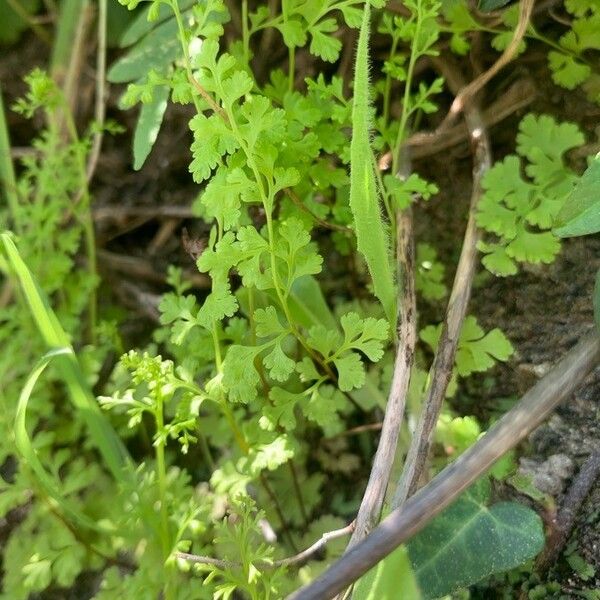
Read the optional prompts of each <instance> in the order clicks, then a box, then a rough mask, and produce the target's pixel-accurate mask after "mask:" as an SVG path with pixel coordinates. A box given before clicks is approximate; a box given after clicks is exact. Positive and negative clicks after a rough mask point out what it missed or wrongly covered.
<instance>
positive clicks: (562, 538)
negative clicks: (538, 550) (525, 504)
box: [536, 449, 600, 573]
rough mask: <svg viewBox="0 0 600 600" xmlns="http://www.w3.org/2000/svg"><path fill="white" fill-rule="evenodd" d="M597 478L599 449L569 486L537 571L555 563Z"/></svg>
mask: <svg viewBox="0 0 600 600" xmlns="http://www.w3.org/2000/svg"><path fill="white" fill-rule="evenodd" d="M598 476H600V449H599V450H596V451H595V452H592V454H590V456H589V458H588V459H587V460H586V462H585V463H584V465H583V467H581V469H580V471H579V473H578V474H577V477H575V480H574V481H573V483H572V484H571V488H570V489H569V492H568V493H567V495H566V496H565V499H564V500H563V502H562V507H561V509H560V512H559V513H558V516H557V518H556V523H555V524H554V527H553V529H552V532H551V534H550V535H549V536H548V539H547V540H546V548H545V549H544V551H543V552H542V554H540V555H539V557H538V559H537V561H536V570H537V571H540V572H542V573H543V572H544V571H546V570H547V569H549V568H550V567H551V566H552V565H553V564H554V563H555V562H556V560H557V558H558V556H559V554H560V552H561V550H562V549H563V547H564V545H565V544H566V543H567V540H568V539H569V535H570V533H571V530H572V529H573V525H574V524H575V517H576V516H577V512H578V511H579V509H580V507H581V505H582V504H583V501H584V500H585V498H586V496H587V495H588V494H589V493H590V490H591V489H592V486H593V485H594V482H595V481H596V479H597V478H598Z"/></svg>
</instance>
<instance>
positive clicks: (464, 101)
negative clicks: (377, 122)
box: [413, 0, 535, 144]
mask: <svg viewBox="0 0 600 600" xmlns="http://www.w3.org/2000/svg"><path fill="white" fill-rule="evenodd" d="M534 4H535V0H521V3H520V10H519V22H518V23H517V26H516V28H515V32H514V34H513V37H512V39H511V41H510V43H509V44H508V46H507V47H506V48H505V49H504V52H503V53H502V54H501V55H500V57H499V58H498V60H497V61H496V62H495V63H494V64H493V65H492V66H491V67H490V68H489V69H488V70H487V71H485V72H484V73H482V74H481V75H479V77H477V78H476V79H474V80H473V81H472V82H471V83H470V84H469V85H467V86H466V87H465V88H463V89H462V90H461V92H460V93H459V94H458V95H457V96H456V97H455V98H454V102H452V105H451V106H450V110H449V111H448V114H447V115H446V116H445V117H444V120H443V121H442V122H441V124H440V125H439V127H437V129H436V130H435V131H433V132H429V133H422V134H420V135H416V136H414V139H413V142H415V141H417V140H418V141H419V143H425V144H426V143H427V141H428V140H429V139H431V137H434V136H436V135H439V133H441V132H443V131H445V130H447V129H448V128H449V127H450V126H451V125H452V123H454V121H455V120H456V118H457V117H458V115H459V114H460V113H461V112H462V111H463V110H464V109H465V108H466V107H467V105H468V104H469V103H470V102H471V101H472V99H473V98H474V97H475V95H476V94H477V92H479V91H480V90H481V89H482V88H483V86H484V85H485V84H486V83H488V81H490V79H492V78H493V77H494V76H495V75H496V74H497V73H498V72H499V71H500V70H501V69H503V68H504V67H505V66H506V65H507V64H508V63H510V62H511V61H512V59H513V58H514V57H515V56H516V54H517V50H518V49H519V45H520V44H521V41H522V40H523V37H524V36H525V32H526V31H527V27H528V26H529V19H530V18H531V12H532V10H533V6H534Z"/></svg>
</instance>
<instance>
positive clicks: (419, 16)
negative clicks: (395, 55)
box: [392, 0, 423, 175]
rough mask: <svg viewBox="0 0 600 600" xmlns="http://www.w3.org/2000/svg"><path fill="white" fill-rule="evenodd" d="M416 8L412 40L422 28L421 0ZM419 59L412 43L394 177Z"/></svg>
mask: <svg viewBox="0 0 600 600" xmlns="http://www.w3.org/2000/svg"><path fill="white" fill-rule="evenodd" d="M416 3H417V8H416V11H415V12H416V14H417V21H416V23H415V33H414V36H413V39H415V40H418V39H419V38H420V36H421V27H422V26H423V18H422V14H423V9H422V3H423V0H416ZM418 57H419V52H418V50H417V45H416V43H414V42H413V44H412V45H411V49H410V58H409V61H408V69H407V71H406V82H405V87H404V98H403V100H402V115H401V116H400V127H399V128H398V136H397V137H396V144H395V146H394V148H392V173H393V174H394V175H395V174H396V173H397V172H398V162H399V160H400V146H401V145H402V142H404V140H405V138H406V126H407V123H408V118H409V116H410V114H411V110H410V88H411V84H412V80H413V75H414V71H415V65H416V63H417V59H418Z"/></svg>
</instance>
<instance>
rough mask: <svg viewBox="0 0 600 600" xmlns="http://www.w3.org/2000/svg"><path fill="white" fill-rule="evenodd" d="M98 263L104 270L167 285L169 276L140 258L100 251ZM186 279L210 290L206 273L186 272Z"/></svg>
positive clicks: (200, 287) (198, 286)
mask: <svg viewBox="0 0 600 600" xmlns="http://www.w3.org/2000/svg"><path fill="white" fill-rule="evenodd" d="M98 261H99V262H100V264H101V266H102V268H104V269H105V270H110V271H118V272H119V273H125V274H127V275H130V276H131V277H132V278H133V279H136V280H138V279H143V280H145V281H152V282H154V283H166V281H167V274H166V272H164V271H160V270H157V269H155V268H154V266H153V265H152V263H151V262H150V261H148V260H145V259H144V258H141V257H138V256H127V255H125V254H117V253H116V252H110V251H108V250H104V249H99V250H98ZM185 277H186V279H189V281H190V282H191V283H192V284H193V285H194V286H195V287H197V288H199V289H210V285H211V283H210V279H209V278H208V276H207V275H205V274H204V273H198V272H197V271H195V272H187V271H186V272H185Z"/></svg>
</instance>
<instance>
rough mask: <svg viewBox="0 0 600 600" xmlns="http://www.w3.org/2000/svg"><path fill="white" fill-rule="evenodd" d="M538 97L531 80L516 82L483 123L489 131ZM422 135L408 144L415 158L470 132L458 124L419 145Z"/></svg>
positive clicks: (461, 137) (495, 104) (436, 149)
mask: <svg viewBox="0 0 600 600" xmlns="http://www.w3.org/2000/svg"><path fill="white" fill-rule="evenodd" d="M536 96H537V88H536V86H535V84H534V82H533V80H531V79H521V80H519V81H517V82H515V83H514V84H513V85H512V86H511V87H510V88H509V89H508V90H507V91H506V92H505V93H504V94H503V95H502V96H500V98H498V99H497V100H495V101H494V102H492V103H491V104H490V105H489V106H488V108H487V109H486V110H484V111H483V115H482V118H483V122H484V124H485V126H486V127H487V128H488V129H489V128H490V127H491V126H492V125H496V124H497V123H500V122H501V121H503V120H504V119H506V118H507V117H509V116H510V115H512V114H513V113H515V112H516V111H518V110H520V109H521V108H524V107H526V106H528V105H529V104H531V103H532V102H533V101H534V100H535V98H536ZM419 135H420V134H416V136H415V137H410V138H408V140H407V141H406V144H407V145H408V146H410V149H411V156H412V157H413V158H422V157H424V156H431V155H432V154H435V153H437V152H440V151H441V150H445V149H446V148H451V147H452V146H455V145H456V144H458V143H460V142H462V141H463V140H466V139H468V137H469V130H468V129H467V127H466V126H465V124H464V123H457V124H456V125H455V126H454V127H451V128H450V129H447V130H446V131H442V132H439V133H438V135H437V136H436V137H435V138H431V139H429V141H428V142H427V144H423V143H422V140H421V143H419V137H418V136H419ZM586 156H587V155H586Z"/></svg>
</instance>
